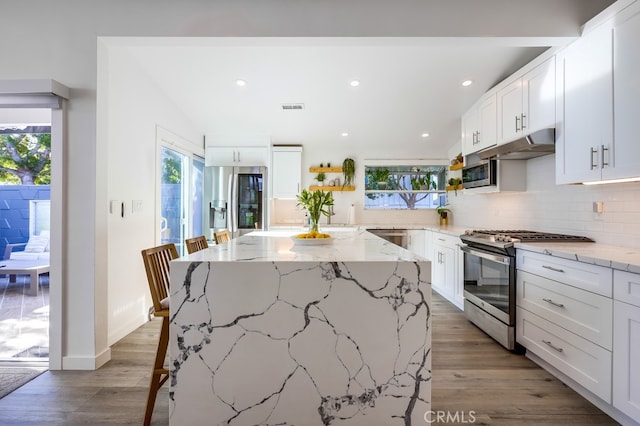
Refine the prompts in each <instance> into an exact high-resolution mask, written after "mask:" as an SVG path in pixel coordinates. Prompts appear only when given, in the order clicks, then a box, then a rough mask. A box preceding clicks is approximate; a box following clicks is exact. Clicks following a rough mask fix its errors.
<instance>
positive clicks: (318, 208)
mask: <svg viewBox="0 0 640 426" xmlns="http://www.w3.org/2000/svg"><path fill="white" fill-rule="evenodd" d="M296 200H297V201H298V204H297V205H298V206H302V207H303V208H304V209H305V210H306V211H307V213H308V214H309V218H310V219H311V229H310V231H317V230H318V222H319V221H320V215H325V216H329V214H330V212H329V209H328V207H330V206H333V194H332V193H331V192H330V191H328V192H324V191H322V190H320V189H318V190H315V191H308V190H307V189H303V190H302V192H301V193H300V194H298V195H297V196H296Z"/></svg>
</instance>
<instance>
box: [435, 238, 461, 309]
mask: <svg viewBox="0 0 640 426" xmlns="http://www.w3.org/2000/svg"><path fill="white" fill-rule="evenodd" d="M460 246H461V242H460V237H458V236H454V235H449V234H444V233H441V232H435V231H434V232H433V239H432V248H433V254H432V255H431V287H432V288H433V289H434V290H435V291H437V292H438V293H439V294H440V295H441V296H443V297H444V298H445V299H447V300H449V301H450V302H451V303H453V304H454V305H456V306H457V307H458V308H460V309H464V288H463V277H462V262H463V258H462V251H461V250H460Z"/></svg>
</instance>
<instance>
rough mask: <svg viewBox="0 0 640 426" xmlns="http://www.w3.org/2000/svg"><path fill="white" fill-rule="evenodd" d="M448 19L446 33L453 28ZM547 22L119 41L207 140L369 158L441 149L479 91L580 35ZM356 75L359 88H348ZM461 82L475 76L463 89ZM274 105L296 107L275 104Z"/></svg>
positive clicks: (455, 134) (456, 133)
mask: <svg viewBox="0 0 640 426" xmlns="http://www.w3.org/2000/svg"><path fill="white" fill-rule="evenodd" d="M608 2H610V1H608V0H607V1H601V2H600V3H599V4H603V6H602V7H604V6H605V5H606V4H607V3H608ZM547 3H548V2H547ZM565 3H568V2H565ZM590 3H593V2H590ZM447 4H448V3H447ZM519 4H521V5H524V4H526V3H525V2H520V3H519ZM545 4H546V3H545ZM553 4H554V5H556V4H557V3H553ZM572 4H576V3H575V2H573V3H572ZM574 7H575V8H576V9H577V8H579V6H574ZM591 7H592V8H593V4H592V5H591ZM598 10H599V9H598ZM590 12H591V13H592V14H593V13H597V10H596V11H593V9H590ZM529 13H530V14H531V12H529ZM580 13H582V14H584V11H581V12H580ZM576 14H577V12H576ZM450 15H451V17H452V18H453V19H455V16H453V14H450ZM545 16H546V17H547V18H545ZM549 16H550V14H547V15H545V13H544V11H538V16H536V17H535V19H538V20H539V21H540V22H541V23H543V21H545V22H544V24H546V25H548V24H549V21H550V20H549V19H548V17H549ZM580 16H581V19H584V16H582V15H580ZM431 18H433V16H432V17H431ZM517 19H518V20H520V21H522V20H523V17H522V16H518V18H517ZM531 19H534V18H533V17H532V18H531ZM531 19H530V20H528V21H526V22H527V25H530V26H535V22H531ZM586 19H588V17H587V18H586ZM467 20H468V17H467ZM454 22H458V21H454ZM454 22H452V23H451V25H452V26H449V27H447V28H448V31H449V32H451V33H455V32H456V29H455V28H456V27H455V25H458V26H459V27H460V23H458V24H455V23H454ZM523 22H525V21H523ZM582 22H584V20H583V21H582ZM568 26H573V28H566V27H568ZM509 27H512V28H513V29H512V30H510V29H509ZM554 30H557V31H556V33H555V34H553V37H543V36H541V35H540V34H539V33H538V34H536V37H523V36H522V35H521V34H520V33H519V29H518V25H517V21H513V20H512V22H510V23H509V25H504V26H503V28H501V29H500V31H501V32H502V33H503V34H504V33H509V31H512V33H513V34H517V35H519V37H505V36H499V37H498V36H496V37H482V38H481V37H457V38H456V37H384V38H375V37H333V38H329V37H202V38H184V37H183V38H179V37H177V38H162V37H157V38H133V37H132V38H129V39H122V38H121V39H120V40H119V41H118V42H117V44H118V45H119V46H121V47H122V48H124V49H128V50H129V52H130V54H131V58H132V60H134V61H136V62H138V64H139V65H140V66H141V67H142V69H144V70H145V71H146V72H147V73H148V74H149V76H150V78H151V79H153V80H155V81H156V82H157V84H158V86H159V87H160V88H161V90H163V91H164V92H165V94H166V96H168V97H169V98H170V99H171V100H172V101H173V102H174V103H175V104H176V105H177V106H178V108H180V109H182V110H183V111H184V112H185V113H186V114H187V116H188V117H190V118H191V119H192V121H193V123H194V124H195V125H196V126H197V130H198V132H202V133H203V134H205V135H207V137H208V138H209V139H211V138H215V139H221V140H227V139H228V140H230V141H239V140H242V139H246V140H253V139H255V138H256V137H268V138H270V140H271V141H272V142H273V143H301V144H303V145H308V144H323V146H325V147H326V148H327V149H331V147H333V146H340V147H341V150H343V151H344V147H345V145H347V146H348V147H350V148H351V149H353V150H354V151H358V152H362V150H363V149H366V150H367V154H368V156H369V157H370V158H375V155H376V153H377V152H380V153H388V152H389V147H394V149H396V148H397V149H398V150H400V151H402V152H405V153H406V155H418V154H420V155H422V156H425V157H446V155H447V150H448V149H449V148H450V147H451V146H452V145H454V144H455V143H456V142H458V141H459V139H460V117H461V115H462V114H463V113H464V112H465V111H466V110H467V109H468V108H470V107H471V105H472V104H473V103H474V102H475V100H477V99H478V98H479V97H480V96H481V95H482V93H484V92H485V91H487V90H488V89H489V88H491V87H492V86H494V85H495V84H496V83H498V82H500V81H501V80H502V79H504V78H505V77H506V76H508V75H509V74H511V73H512V72H514V71H516V70H517V69H518V68H520V67H521V66H522V65H524V64H526V63H527V62H529V61H530V60H531V59H532V58H534V57H536V56H538V55H539V54H540V53H542V52H543V51H544V50H546V49H547V48H548V47H549V46H557V45H562V44H566V43H568V42H569V41H570V40H572V39H575V35H577V34H578V33H579V28H578V26H577V25H576V23H575V20H574V21H573V23H572V24H571V25H566V24H565V26H564V27H561V26H559V25H556V26H555V27H554ZM479 31H482V29H479ZM547 31H550V30H547ZM459 32H460V33H461V34H463V33H465V34H466V28H465V29H464V30H462V29H461V30H460V31H459ZM559 33H562V34H563V35H562V36H559V35H558V34H559ZM568 34H575V35H574V36H569V35H568ZM123 40H124V41H123ZM236 79H243V80H246V82H247V85H246V86H245V87H238V86H237V85H236V84H235V81H236ZM353 79H358V80H359V81H360V82H361V84H360V86H359V87H351V86H350V85H349V82H350V81H351V80H353ZM466 79H471V80H473V81H474V84H473V85H472V86H470V87H462V86H461V82H462V81H463V80H466ZM283 103H303V104H304V105H305V109H304V110H303V111H283V110H282V109H281V105H282V104H283ZM342 132H348V133H349V136H348V137H346V138H345V137H343V136H341V133H342ZM424 132H428V133H429V135H430V136H429V138H428V139H426V140H425V139H423V138H421V136H420V135H421V134H422V133H424ZM234 143H235V142H234Z"/></svg>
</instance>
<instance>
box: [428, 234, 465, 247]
mask: <svg viewBox="0 0 640 426" xmlns="http://www.w3.org/2000/svg"><path fill="white" fill-rule="evenodd" d="M433 243H434V244H440V245H443V246H447V247H451V248H453V249H455V248H457V246H459V245H461V244H462V241H460V237H459V236H457V235H451V234H444V233H442V232H434V233H433Z"/></svg>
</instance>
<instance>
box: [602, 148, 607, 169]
mask: <svg viewBox="0 0 640 426" xmlns="http://www.w3.org/2000/svg"><path fill="white" fill-rule="evenodd" d="M601 149H602V167H603V168H604V167H605V166H608V165H609V163H608V162H607V161H604V153H605V151H606V152H607V154H608V153H609V148H607V147H605V146H604V145H602V146H601Z"/></svg>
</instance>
